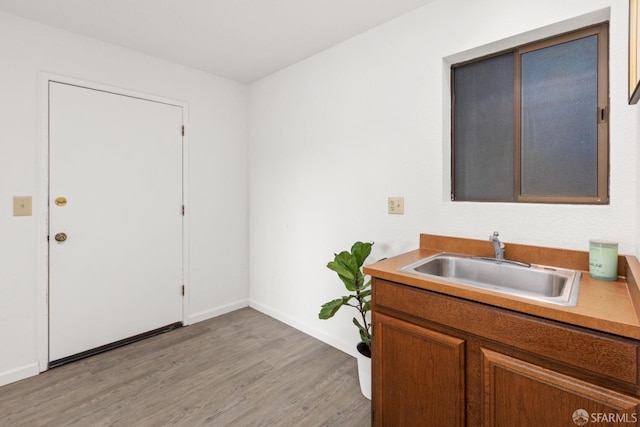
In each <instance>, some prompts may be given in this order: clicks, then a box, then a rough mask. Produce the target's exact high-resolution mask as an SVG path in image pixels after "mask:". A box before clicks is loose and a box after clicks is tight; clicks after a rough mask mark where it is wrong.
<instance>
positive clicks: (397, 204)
mask: <svg viewBox="0 0 640 427" xmlns="http://www.w3.org/2000/svg"><path fill="white" fill-rule="evenodd" d="M389 213H390V214H400V215H402V214H404V197H389Z"/></svg>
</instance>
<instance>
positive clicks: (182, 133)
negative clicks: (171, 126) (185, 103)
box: [182, 125, 184, 136]
mask: <svg viewBox="0 0 640 427" xmlns="http://www.w3.org/2000/svg"><path fill="white" fill-rule="evenodd" d="M182 136H184V125H182Z"/></svg>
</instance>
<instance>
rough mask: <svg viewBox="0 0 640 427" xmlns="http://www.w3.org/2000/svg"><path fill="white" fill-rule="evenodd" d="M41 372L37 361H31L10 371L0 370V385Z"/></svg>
mask: <svg viewBox="0 0 640 427" xmlns="http://www.w3.org/2000/svg"><path fill="white" fill-rule="evenodd" d="M39 373H40V370H39V369H38V364H37V363H31V364H29V365H25V366H21V367H19V368H15V369H11V370H9V371H4V372H0V386H3V385H6V384H10V383H13V382H16V381H20V380H23V379H25V378H29V377H33V376H35V375H38V374H39Z"/></svg>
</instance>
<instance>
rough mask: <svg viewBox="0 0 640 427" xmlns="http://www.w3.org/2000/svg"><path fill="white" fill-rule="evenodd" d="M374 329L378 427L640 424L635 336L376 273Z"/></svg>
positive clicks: (375, 419)
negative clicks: (452, 294) (420, 286)
mask: <svg viewBox="0 0 640 427" xmlns="http://www.w3.org/2000/svg"><path fill="white" fill-rule="evenodd" d="M373 331H374V334H373V335H374V338H373V342H372V347H373V355H372V367H373V383H372V384H373V395H372V411H373V414H372V420H373V424H374V425H375V426H394V427H400V426H416V425H420V426H425V427H426V426H437V427H441V426H462V425H468V426H516V425H517V426H547V427H553V426H573V425H581V424H580V422H581V419H580V418H579V417H582V420H584V418H585V417H586V422H585V424H587V423H588V425H629V426H631V425H640V420H639V419H638V418H639V417H640V398H639V397H640V375H639V363H638V362H639V350H640V346H639V345H638V342H637V341H635V340H631V339H626V338H621V337H617V336H613V335H610V334H604V333H600V332H596V331H591V330H587V329H584V328H578V327H574V326H570V325H566V324H562V323H559V322H553V321H549V320H545V319H540V318H536V317H533V316H527V315H524V314H520V313H516V312H512V311H509V310H504V309H500V308H496V307H491V306H488V305H484V304H479V303H475V302H472V301H467V300H463V299H459V298H454V297H450V296H446V295H442V294H438V293H434V292H429V291H425V290H421V289H417V288H414V287H410V286H405V285H402V284H398V283H393V282H389V281H385V280H381V279H377V278H374V282H373ZM574 417H575V421H574ZM583 425H584V424H583Z"/></svg>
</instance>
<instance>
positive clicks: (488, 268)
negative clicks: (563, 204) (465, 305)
mask: <svg viewBox="0 0 640 427" xmlns="http://www.w3.org/2000/svg"><path fill="white" fill-rule="evenodd" d="M399 271H401V272H404V273H410V274H416V275H419V276H424V277H431V278H437V279H439V280H442V281H445V282H450V283H454V284H458V285H466V286H471V287H474V288H482V289H488V290H492V291H496V292H499V293H503V294H508V295H515V296H518V297H522V298H528V299H532V300H536V301H543V302H547V303H551V304H558V305H562V306H568V307H570V306H575V305H576V304H577V302H578V292H579V290H580V278H581V273H580V272H579V271H575V270H568V269H563V268H555V267H548V266H542V265H530V264H524V263H520V262H515V261H509V260H501V259H496V258H484V257H473V256H468V255H461V254H454V253H448V252H441V253H438V254H435V255H433V256H430V257H428V258H424V259H421V260H420V261H416V262H414V263H412V264H409V265H407V266H404V267H401V268H400V269H399Z"/></svg>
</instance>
